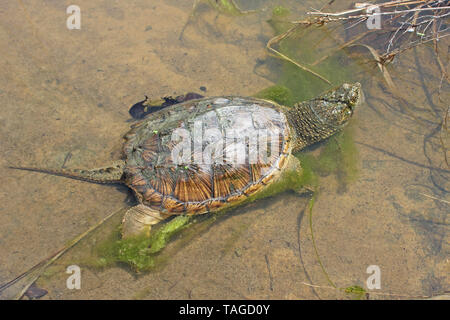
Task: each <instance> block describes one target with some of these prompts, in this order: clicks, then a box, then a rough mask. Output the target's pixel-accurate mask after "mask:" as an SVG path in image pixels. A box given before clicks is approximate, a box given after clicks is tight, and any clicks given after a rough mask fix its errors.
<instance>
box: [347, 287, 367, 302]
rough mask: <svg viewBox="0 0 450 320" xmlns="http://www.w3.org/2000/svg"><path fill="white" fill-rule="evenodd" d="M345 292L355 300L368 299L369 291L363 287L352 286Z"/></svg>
mask: <svg viewBox="0 0 450 320" xmlns="http://www.w3.org/2000/svg"><path fill="white" fill-rule="evenodd" d="M343 290H344V292H345V293H346V294H347V295H348V296H349V297H350V298H351V299H353V300H362V299H365V298H366V293H367V291H366V290H365V289H364V288H363V287H361V286H357V285H355V286H350V287H347V288H344V289H343Z"/></svg>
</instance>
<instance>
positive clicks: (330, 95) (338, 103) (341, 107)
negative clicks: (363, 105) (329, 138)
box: [311, 82, 362, 129]
mask: <svg viewBox="0 0 450 320" xmlns="http://www.w3.org/2000/svg"><path fill="white" fill-rule="evenodd" d="M313 100H314V101H315V102H316V103H313V104H312V105H311V108H312V109H313V111H314V113H315V114H316V115H317V117H318V118H319V119H320V120H321V121H322V122H323V123H324V124H326V125H328V126H330V127H335V128H336V129H339V128H341V127H342V126H344V125H345V124H346V123H347V122H348V120H350V118H351V117H352V115H353V112H354V111H355V108H356V107H357V106H358V105H359V103H360V102H361V100H362V91H361V84H360V83H359V82H356V83H353V84H349V83H344V84H342V85H341V86H339V87H337V88H334V89H332V90H329V91H327V92H325V93H323V94H322V95H320V96H319V97H317V98H315V99H313Z"/></svg>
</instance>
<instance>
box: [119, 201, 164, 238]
mask: <svg viewBox="0 0 450 320" xmlns="http://www.w3.org/2000/svg"><path fill="white" fill-rule="evenodd" d="M166 218H167V216H166V215H163V214H161V212H160V211H158V210H154V209H152V208H150V207H147V206H146V205H143V204H138V205H136V206H134V207H131V208H130V209H128V211H127V212H126V213H125V215H124V217H123V220H122V238H128V237H132V236H136V235H139V234H143V233H145V234H146V235H147V236H149V235H150V230H151V228H152V226H153V225H155V224H157V223H159V222H161V221H162V220H164V219H166Z"/></svg>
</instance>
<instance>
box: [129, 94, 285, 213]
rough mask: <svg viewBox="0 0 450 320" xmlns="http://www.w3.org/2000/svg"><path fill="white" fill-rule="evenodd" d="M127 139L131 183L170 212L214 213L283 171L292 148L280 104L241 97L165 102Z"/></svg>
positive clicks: (145, 199)
mask: <svg viewBox="0 0 450 320" xmlns="http://www.w3.org/2000/svg"><path fill="white" fill-rule="evenodd" d="M250 137H253V138H250ZM273 137H276V138H275V139H274V140H271V139H273ZM125 139H126V142H125V145H124V153H125V156H126V162H127V165H126V167H125V174H126V177H127V184H128V186H129V187H130V188H132V189H133V190H134V191H135V193H136V195H137V197H138V199H139V201H140V202H141V203H143V204H145V205H147V206H150V207H152V208H154V209H157V210H161V211H163V212H169V213H171V214H182V213H188V214H195V213H204V212H207V211H214V210H217V209H220V208H221V207H223V206H225V205H227V204H230V203H233V202H235V201H239V200H242V199H244V198H246V197H248V196H249V195H251V194H253V193H254V192H257V191H259V190H260V189H261V188H262V187H264V186H265V185H266V184H268V183H270V182H271V179H272V178H273V176H274V175H276V173H277V172H279V171H280V170H281V169H283V167H284V166H285V164H286V162H287V161H286V159H287V156H288V154H289V153H290V150H291V148H290V132H289V126H288V123H287V121H286V118H285V116H284V114H283V113H282V111H281V110H280V107H279V106H277V105H275V104H272V103H270V102H268V101H264V100H259V99H254V98H239V97H216V98H207V99H200V100H192V101H187V102H185V103H182V104H177V105H174V106H170V107H167V108H165V109H163V110H161V111H158V112H155V113H153V114H150V115H149V116H148V117H147V118H146V119H144V120H143V121H141V122H139V123H137V124H135V125H134V126H133V128H132V129H131V131H130V132H128V134H126V135H125ZM269 140H270V141H269ZM264 145H265V146H266V148H265V149H264V148H261V146H264Z"/></svg>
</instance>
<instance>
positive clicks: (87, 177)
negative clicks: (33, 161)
mask: <svg viewBox="0 0 450 320" xmlns="http://www.w3.org/2000/svg"><path fill="white" fill-rule="evenodd" d="M124 167H125V161H123V160H119V161H116V162H114V163H112V164H111V165H109V166H106V167H102V168H96V169H51V168H49V169H47V168H38V167H22V166H10V167H9V168H10V169H18V170H26V171H34V172H42V173H47V174H51V175H55V176H62V177H66V178H71V179H76V180H82V181H87V182H93V183H102V184H107V183H124V180H123V168H124Z"/></svg>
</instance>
